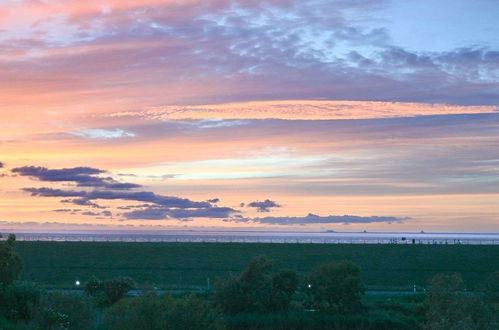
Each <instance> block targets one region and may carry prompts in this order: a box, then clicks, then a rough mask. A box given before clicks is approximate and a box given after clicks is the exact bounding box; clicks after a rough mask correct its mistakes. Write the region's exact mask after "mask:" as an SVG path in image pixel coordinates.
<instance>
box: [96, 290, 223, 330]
mask: <svg viewBox="0 0 499 330" xmlns="http://www.w3.org/2000/svg"><path fill="white" fill-rule="evenodd" d="M105 321H106V326H107V327H108V328H109V329H111V330H113V329H116V330H118V329H119V330H128V329H130V330H132V329H151V330H155V329H171V330H177V329H178V330H181V329H190V330H196V329H200V330H201V329H202V330H212V329H213V330H216V329H223V328H224V326H223V320H222V317H221V315H220V314H219V313H218V312H217V311H216V310H215V309H213V307H212V306H211V304H210V303H209V301H207V300H204V299H201V298H197V297H193V296H185V297H181V298H173V297H171V296H170V295H165V296H163V297H160V296H158V295H155V294H148V295H142V296H140V297H134V298H129V299H123V300H121V301H119V302H118V303H117V304H115V305H114V306H112V307H111V308H109V309H108V310H107V311H106V315H105Z"/></svg>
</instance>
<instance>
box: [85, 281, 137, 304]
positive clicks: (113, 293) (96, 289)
mask: <svg viewBox="0 0 499 330" xmlns="http://www.w3.org/2000/svg"><path fill="white" fill-rule="evenodd" d="M134 286H135V284H134V282H133V280H132V279H131V278H128V277H121V278H114V279H111V280H106V281H100V280H99V279H97V278H96V277H95V276H92V277H91V278H90V280H89V281H88V282H87V283H86V284H85V292H86V293H87V294H88V295H90V296H92V297H94V298H96V299H97V303H98V304H99V305H100V306H102V307H108V306H111V305H113V304H114V303H116V302H117V301H119V300H120V299H121V298H123V297H124V296H125V295H126V293H127V292H128V291H130V290H131V289H133V287H134Z"/></svg>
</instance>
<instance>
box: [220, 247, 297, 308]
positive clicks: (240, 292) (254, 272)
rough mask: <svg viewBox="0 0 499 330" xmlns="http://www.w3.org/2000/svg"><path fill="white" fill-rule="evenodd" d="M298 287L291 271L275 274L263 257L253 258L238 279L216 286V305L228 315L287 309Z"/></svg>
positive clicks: (294, 274) (295, 277)
mask: <svg viewBox="0 0 499 330" xmlns="http://www.w3.org/2000/svg"><path fill="white" fill-rule="evenodd" d="M297 285H298V276H297V275H296V273H294V272H292V271H282V272H279V273H274V272H273V271H272V264H271V262H270V260H269V259H268V258H266V257H265V256H260V257H256V258H255V259H253V260H252V261H251V262H250V263H249V264H248V266H247V267H246V268H245V269H244V270H243V271H242V272H241V273H240V274H239V275H238V276H235V277H232V278H230V279H228V280H225V281H224V282H223V283H219V285H218V286H217V287H216V291H215V297H214V299H215V303H216V304H217V305H218V306H219V307H220V308H221V309H222V310H223V311H224V312H225V313H228V314H237V313H242V312H261V313H263V312H269V311H277V310H282V309H286V308H288V306H289V303H290V301H291V297H292V295H293V293H294V292H295V290H296V287H297Z"/></svg>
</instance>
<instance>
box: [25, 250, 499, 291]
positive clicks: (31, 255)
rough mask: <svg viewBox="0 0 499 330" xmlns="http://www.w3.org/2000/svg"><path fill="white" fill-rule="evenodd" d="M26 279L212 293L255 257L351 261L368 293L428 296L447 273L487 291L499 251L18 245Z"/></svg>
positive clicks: (289, 264)
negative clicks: (123, 281)
mask: <svg viewBox="0 0 499 330" xmlns="http://www.w3.org/2000/svg"><path fill="white" fill-rule="evenodd" d="M16 250H17V251H18V253H19V254H20V255H21V257H22V259H23V262H24V270H23V274H22V279H24V280H29V281H34V282H37V283H39V284H40V285H42V286H43V287H46V288H74V287H75V285H74V283H75V281H76V280H79V281H81V282H82V283H84V282H85V281H86V280H88V278H90V277H91V276H92V275H95V276H97V277H98V278H100V279H109V278H114V277H119V276H129V277H131V278H133V279H134V280H135V281H136V282H137V284H138V285H139V286H148V285H154V286H156V287H159V288H165V289H175V288H206V287H208V286H211V285H213V283H214V282H216V281H217V279H218V280H219V279H223V278H226V277H228V276H230V275H231V274H236V273H238V272H239V271H241V269H243V268H244V267H245V266H246V265H247V263H248V262H249V261H250V260H251V259H252V258H253V257H255V256H258V255H266V256H268V257H269V258H270V259H272V260H273V262H274V265H275V268H276V269H290V270H294V271H297V272H299V273H300V274H306V273H308V272H309V271H311V270H312V269H314V268H315V267H316V266H317V265H319V264H321V263H324V262H330V261H341V260H350V261H353V262H354V263H356V264H357V265H359V266H360V268H361V277H362V280H363V282H364V283H365V285H366V287H367V289H368V290H404V291H409V290H412V289H413V286H414V285H416V286H417V288H418V290H422V289H423V288H424V287H425V286H426V284H427V281H428V279H429V278H431V277H433V276H434V275H435V274H439V273H447V274H450V273H458V274H460V275H461V276H462V277H463V279H464V280H465V281H466V284H467V289H468V290H480V286H481V284H482V283H483V281H484V279H485V278H486V277H487V276H488V275H489V274H490V273H492V272H494V271H497V270H499V246H492V245H396V244H390V245H382V244H379V245H363V244H265V243H135V242H134V243H132V242H18V243H17V246H16Z"/></svg>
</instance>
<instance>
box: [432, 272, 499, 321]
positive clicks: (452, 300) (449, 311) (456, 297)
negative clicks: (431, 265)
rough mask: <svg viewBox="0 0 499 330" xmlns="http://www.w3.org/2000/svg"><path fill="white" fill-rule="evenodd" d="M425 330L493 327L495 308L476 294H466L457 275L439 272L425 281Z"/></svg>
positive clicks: (495, 315) (495, 319)
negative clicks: (426, 292) (426, 284)
mask: <svg viewBox="0 0 499 330" xmlns="http://www.w3.org/2000/svg"><path fill="white" fill-rule="evenodd" d="M427 305H428V311H427V314H426V316H427V322H426V324H425V325H424V327H425V328H426V329H432V330H439V329H442V330H443V329H445V330H451V329H470V330H471V329H497V328H499V319H498V313H497V312H498V311H497V310H494V307H493V306H492V305H487V304H485V302H484V301H483V299H481V297H480V296H477V295H474V294H470V293H466V292H465V287H464V281H463V279H462V278H461V276H459V275H457V274H453V275H447V274H439V275H436V276H435V277H433V278H432V279H431V280H430V282H429V287H428V294H427Z"/></svg>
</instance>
